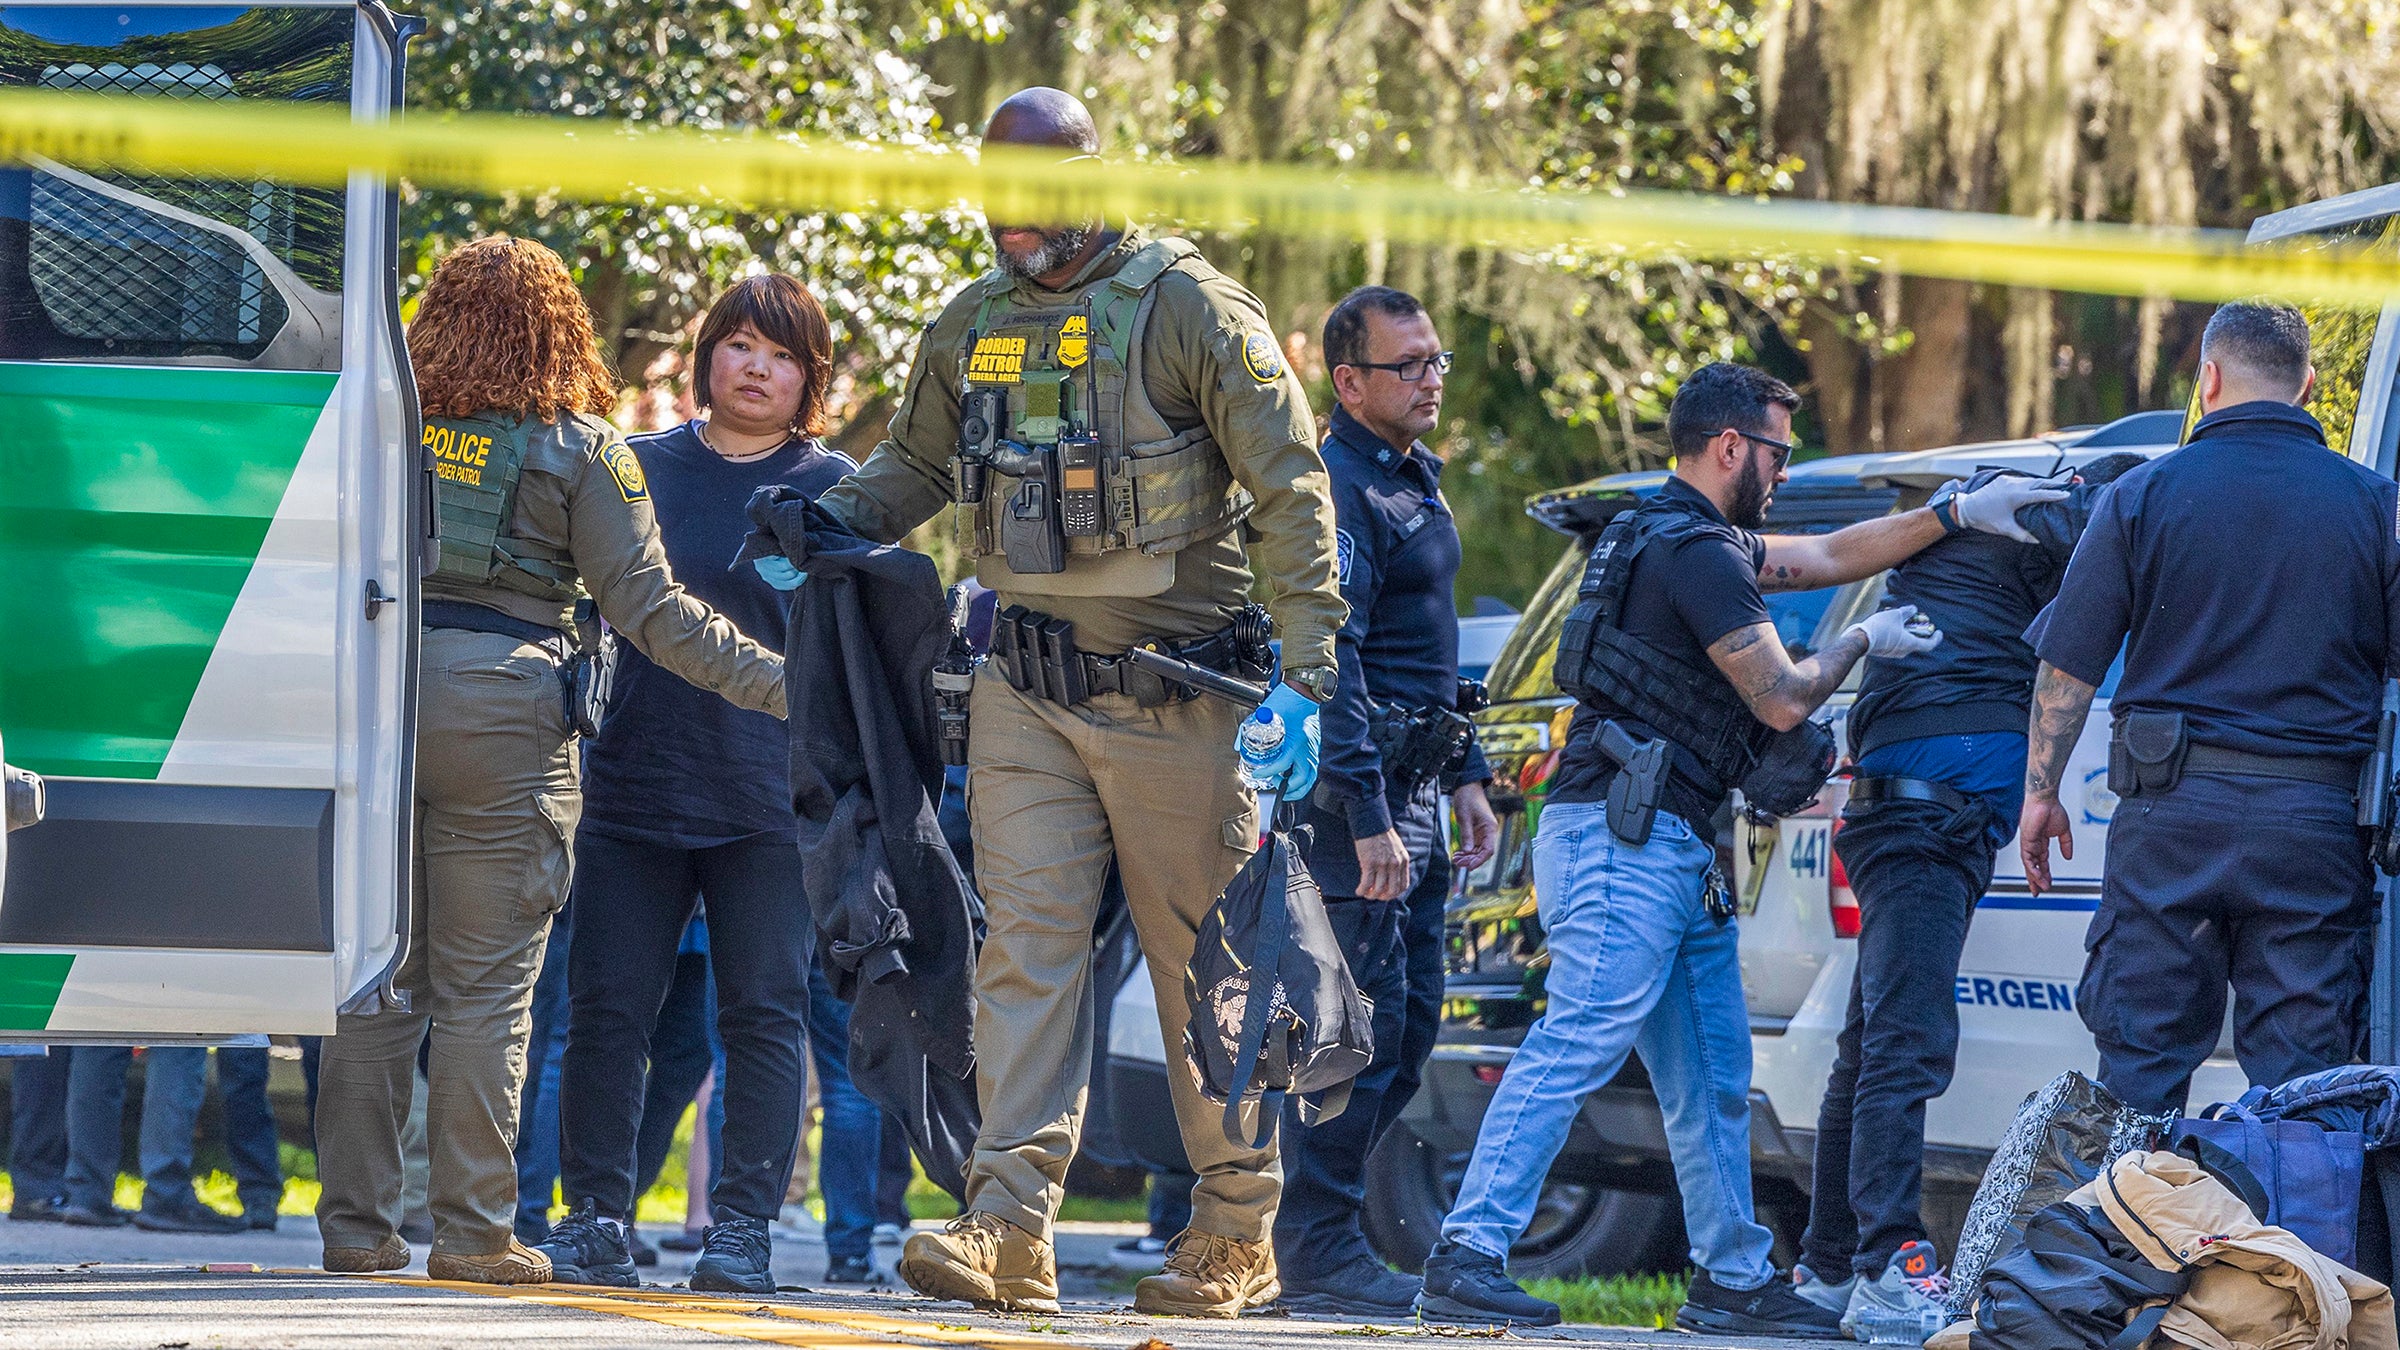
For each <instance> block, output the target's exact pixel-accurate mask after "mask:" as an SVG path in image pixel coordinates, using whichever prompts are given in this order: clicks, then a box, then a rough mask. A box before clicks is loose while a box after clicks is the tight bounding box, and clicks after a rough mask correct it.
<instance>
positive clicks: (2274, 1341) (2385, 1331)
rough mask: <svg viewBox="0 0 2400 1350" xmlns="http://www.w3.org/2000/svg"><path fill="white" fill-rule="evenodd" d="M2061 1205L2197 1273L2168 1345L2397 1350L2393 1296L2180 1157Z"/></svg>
mask: <svg viewBox="0 0 2400 1350" xmlns="http://www.w3.org/2000/svg"><path fill="white" fill-rule="evenodd" d="M2067 1200H2068V1203H2070V1204H2078V1205H2089V1206H2095V1207H2097V1208H2098V1209H2099V1210H2100V1212H2101V1213H2103V1214H2105V1215H2107V1216H2108V1221H2109V1222H2110V1223H2112V1224H2115V1225H2116V1227H2117V1231H2118V1232H2120V1233H2122V1234H2124V1235H2125V1239H2126V1241H2128V1242H2130V1243H2132V1244H2133V1246H2134V1248H2135V1250H2137V1251H2139V1252H2140V1253H2141V1254H2142V1257H2143V1259H2145V1260H2147V1261H2149V1262H2150V1264H2152V1265H2154V1266H2156V1267H2158V1268H2159V1269H2160V1270H2177V1269H2180V1268H2182V1267H2185V1266H2192V1267H2196V1269H2195V1270H2193V1272H2192V1284H2191V1288H2189V1289H2187V1290H2185V1291H2184V1294H2183V1297H2181V1298H2179V1299H2177V1300H2175V1306H2174V1307H2172V1308H2170V1309H2168V1310H2167V1315H2166V1319H2165V1320H2164V1321H2163V1322H2161V1323H2160V1324H2159V1328H2158V1329H2159V1333H2160V1334H2161V1335H2163V1336H2164V1337H2166V1338H2167V1339H2168V1340H2171V1341H2175V1342H2178V1343H2180V1344H2183V1345H2188V1346H2193V1347H2195V1350H2400V1335H2396V1334H2395V1332H2394V1328H2393V1317H2392V1292H2391V1290H2389V1289H2387V1288H2385V1287H2384V1286H2383V1285H2381V1284H2379V1283H2377V1282H2376V1281H2374V1280H2371V1279H2368V1278H2367V1277H2366V1276H2364V1275H2361V1274H2359V1273H2358V1272H2357V1271H2355V1270H2352V1269H2350V1268H2349V1267H2348V1266H2345V1265H2342V1264H2341V1263H2340V1262H2337V1261H2334V1260H2333V1259H2331V1258H2329V1257H2326V1256H2322V1255H2320V1254H2318V1253H2317V1252H2316V1251H2315V1250H2313V1249H2311V1248H2310V1247H2309V1246H2308V1244H2306V1243H2304V1242H2302V1241H2301V1240H2300V1239H2299V1238H2297V1237H2294V1236H2293V1235H2292V1234H2291V1233H2290V1232H2289V1231H2287V1230H2285V1229H2282V1228H2270V1227H2268V1226H2267V1225H2266V1224H2264V1223H2261V1222H2259V1220H2258V1219H2257V1218H2256V1216H2254V1215H2252V1214H2251V1212H2250V1207H2249V1206H2247V1205H2245V1204H2243V1203H2242V1201H2241V1199H2240V1197H2238V1196H2236V1195H2235V1194H2234V1193H2233V1192H2232V1191H2230V1190H2228V1189H2226V1188H2225V1186H2224V1185H2223V1184H2222V1183H2221V1182H2219V1181H2218V1180H2217V1179H2216V1178H2214V1177H2212V1176H2210V1175H2208V1174H2207V1173H2206V1172H2204V1171H2202V1170H2201V1168H2200V1165H2199V1164H2198V1163H2195V1162H2193V1161H2192V1160H2191V1159H2189V1158H2186V1157H2184V1156H2182V1155H2181V1154H2176V1153H2163V1152H2161V1153H2128V1154H2126V1155H2125V1156H2123V1157H2121V1158H2119V1159H2117V1161H2116V1162H2114V1163H2112V1164H2110V1166H2109V1169H2108V1171H2107V1172H2106V1173H2105V1174H2103V1175H2102V1176H2101V1177H2099V1178H2098V1179H2097V1180H2094V1181H2092V1182H2090V1183H2088V1184H2086V1185H2085V1186H2084V1187H2083V1188H2082V1189H2080V1190H2078V1191H2076V1192H2075V1193H2074V1194H2073V1195H2070V1196H2068V1197H2067ZM1974 1327H1975V1324H1974V1323H1973V1322H1971V1321H1970V1322H1959V1323H1955V1324H1953V1325H1952V1326H1950V1327H1948V1328H1946V1329H1944V1330H1943V1331H1942V1332H1941V1334H1939V1335H1938V1336H1936V1337H1934V1338H1933V1339H1932V1340H1930V1341H1927V1342H1926V1348H1927V1350H1966V1347H1967V1335H1968V1333H1969V1332H1971V1331H1973V1330H1974ZM2157 1344H2158V1342H2157V1339H2156V1338H2155V1337H2154V1338H2153V1339H2152V1345H2153V1346H2154V1347H2155V1346H2157Z"/></svg>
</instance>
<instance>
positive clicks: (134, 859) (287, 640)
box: [0, 0, 433, 1044]
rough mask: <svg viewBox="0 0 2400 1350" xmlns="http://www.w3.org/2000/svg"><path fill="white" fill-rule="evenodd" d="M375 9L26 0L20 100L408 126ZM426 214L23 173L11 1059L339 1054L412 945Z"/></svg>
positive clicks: (271, 191) (4, 653)
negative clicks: (405, 215)
mask: <svg viewBox="0 0 2400 1350" xmlns="http://www.w3.org/2000/svg"><path fill="white" fill-rule="evenodd" d="M415 28H416V21H415V20H413V19H407V18H403V17H401V16H398V15H395V14H393V13H392V12H391V11H390V10H389V9H387V8H385V7H384V6H383V5H382V4H381V3H378V2H377V0H359V2H356V3H353V2H352V0H340V2H339V3H308V2H307V0H302V2H301V3H277V4H272V5H255V6H243V5H238V4H237V5H233V6H213V7H198V6H191V5H162V4H151V3H141V2H140V0H118V2H117V3H111V4H106V5H98V4H27V5H9V6H6V7H5V8H0V85H11V86H23V87H36V88H55V89H81V90H94V91H103V92H108V93H115V94H132V95H147V96H155V97H159V98H204V99H260V100H275V101H293V102H307V103H330V104H334V105H337V106H341V107H345V108H347V109H348V110H349V112H350V115H351V117H352V118H353V120H355V121H358V122H362V123H366V122H379V121H382V120H384V119H385V118H387V117H389V116H390V115H391V110H392V109H393V108H394V107H395V106H396V105H397V104H398V102H399V98H400V81H401V71H402V61H401V51H402V46H403V44H404V41H405V39H406V37H407V35H408V34H410V33H411V32H413V31H414V30H415ZM397 218H398V198H397V196H396V194H395V192H394V190H393V188H392V187H391V185H389V184H387V183H384V182H381V181H379V180H377V179H375V178H373V177H371V176H367V175H363V174H361V175H354V176H353V177H352V178H351V179H350V181H349V184H348V186H347V187H344V188H317V187H306V186H296V185H293V184H288V183H278V182H273V181H268V180H251V179H243V180H238V181H229V180H203V179H193V178H188V177H177V178H163V177H154V176H148V175H141V174H130V173H120V172H116V171H113V170H89V171H87V170H84V169H78V168H71V167H68V166H65V165H61V164H56V163H52V162H49V161H46V160H41V159H33V160H29V161H26V162H22V163H19V164H15V165H11V166H0V315H5V316H6V318H5V319H0V424H4V425H6V427H7V428H8V434H7V436H6V437H5V438H0V481H4V482H5V483H6V484H7V487H6V490H5V491H4V492H0V728H5V730H6V733H7V738H8V742H7V744H8V755H9V758H10V760H11V761H12V762H14V763H15V764H17V765H19V766H21V767H23V768H25V769H29V770H32V771H35V772H37V773H39V774H41V775H42V776H43V777H44V778H45V779H46V780H47V785H48V790H49V815H50V818H49V820H48V821H47V822H46V823H45V824H44V825H43V826H42V827H41V828H39V829H34V830H27V831H24V832H22V833H19V834H17V835H15V836H14V837H13V838H12V839H10V840H9V841H8V846H7V850H6V857H5V869H6V870H5V880H6V890H5V893H4V894H0V1040H11V1041H35V1042H51V1043H74V1042H108V1041H117V1042H125V1041H134V1042H140V1043H149V1044H158V1043H171V1042H175V1041H178V1040H184V1041H207V1040H214V1039H222V1038H224V1037H226V1036H230V1035H235V1034H240V1033H252V1032H320V1033H321V1032H330V1031H332V1030H333V1021H334V1015H335V1013H336V1011H337V1010H339V1009H343V1008H348V1007H362V1006H368V1005H371V1004H373V1003H374V1001H375V1000H376V999H377V997H378V990H379V987H380V986H381V984H382V981H383V979H384V977H385V976H386V975H387V973H388V972H390V971H391V970H392V969H393V968H395V967H396V966H397V964H398V962H399V959H400V955H401V951H402V948H403V944H404V943H405V941H406V935H405V934H404V933H403V932H402V931H401V926H402V924H403V923H404V922H405V918H404V916H405V915H406V913H407V907H406V906H405V905H404V904H403V903H401V901H402V898H403V897H405V896H406V895H407V894H408V888H409V876H408V861H409V848H408V841H409V837H410V834H411V831H412V830H413V828H414V825H413V819H412V811H411V803H412V795H413V794H412V790H411V787H410V783H411V777H410V750H411V727H412V724H413V719H414V708H413V699H414V686H415V667H416V642H417V583H416V577H417V572H418V568H419V563H420V555H421V552H422V550H423V549H424V547H425V544H426V540H427V536H428V535H429V533H430V530H431V522H432V519H433V516H432V513H431V511H430V509H429V508H430V501H431V495H430V482H429V480H428V479H427V477H426V470H425V466H424V464H423V463H422V461H421V459H420V457H419V454H418V450H417V435H416V430H415V418H416V409H415V398H414V393H413V390H412V389H411V387H410V383H409V372H408V366H407V362H406V360H405V358H404V356H403V355H402V347H401V336H400V310H399V295H398V291H397V272H396V269H395V252H394V248H395V243H396V240H395V238H394V235H395V225H396V221H397Z"/></svg>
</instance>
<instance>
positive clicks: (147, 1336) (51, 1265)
mask: <svg viewBox="0 0 2400 1350" xmlns="http://www.w3.org/2000/svg"><path fill="white" fill-rule="evenodd" d="M1075 1227H1076V1229H1077V1231H1075V1232H1071V1233H1063V1234H1061V1239H1062V1240H1061V1242H1060V1244H1059V1245H1060V1248H1061V1253H1062V1256H1063V1258H1064V1259H1065V1261H1066V1262H1067V1263H1068V1264H1069V1265H1070V1266H1076V1265H1082V1266H1085V1267H1087V1268H1088V1267H1091V1266H1097V1265H1100V1264H1102V1263H1104V1262H1105V1259H1106V1252H1107V1247H1108V1245H1109V1244H1110V1243H1112V1242H1114V1241H1115V1240H1116V1239H1117V1238H1118V1237H1119V1236H1121V1233H1120V1232H1119V1231H1118V1226H1115V1225H1076V1226H1075ZM658 1235H659V1234H658V1233H653V1234H652V1236H653V1237H656V1236H658ZM777 1237H778V1241H777V1251H778V1260H777V1272H778V1276H779V1278H782V1279H784V1280H786V1281H787V1283H786V1285H785V1288H784V1289H783V1290H782V1291H781V1292H780V1293H779V1294H778V1295H777V1296H776V1297H774V1298H771V1299H760V1298H744V1299H727V1298H720V1297H714V1296H709V1295H696V1294H692V1293H689V1292H688V1291H686V1290H684V1289H683V1288H681V1283H682V1279H683V1273H684V1269H685V1265H686V1263H687V1262H688V1259H689V1258H679V1257H676V1256H674V1255H673V1254H669V1255H668V1256H667V1257H666V1263H665V1264H662V1266H661V1267H660V1268H659V1269H658V1270H655V1271H651V1272H646V1274H647V1275H648V1277H649V1278H651V1279H653V1280H657V1281H659V1283H655V1284H648V1285H645V1286H644V1287H643V1288H641V1289H639V1290H611V1289H590V1288H575V1287H569V1286H562V1285H544V1286H536V1287H528V1288H520V1289H495V1288H490V1287H487V1286H479V1285H461V1284H437V1283H434V1282H432V1281H429V1280H427V1279H425V1278H424V1277H423V1275H422V1273H421V1270H422V1266H421V1261H422V1256H423V1253H422V1251H420V1252H419V1254H418V1255H419V1258H420V1265H419V1266H417V1267H413V1268H412V1269H411V1270H410V1271H407V1272H402V1273H400V1274H397V1275H393V1276H357V1275H326V1274H323V1273H321V1272H318V1271H316V1270H315V1269H313V1266H314V1264H315V1261H316V1258H317V1243H316V1236H315V1230H314V1225H313V1224H311V1223H309V1222H308V1221H307V1220H305V1219H289V1218H287V1219H285V1220H284V1221H283V1226H282V1229H281V1230H280V1231H278V1232H276V1233H273V1234H249V1235H242V1236H238V1237H229V1238H215V1237H181V1236H169V1235H157V1234H146V1233H139V1232H134V1231H129V1230H122V1229H119V1230H113V1231H107V1232H93V1231H92V1230H87V1229H68V1228H63V1227H60V1226H57V1225H53V1224H40V1225H34V1224H15V1223H6V1224H0V1345H6V1346H10V1347H17V1346H24V1347H40V1348H41V1350H48V1348H49V1347H58V1348H59V1350H204V1348H213V1347H257V1348H259V1350H267V1348H269V1347H310V1348H313V1347H329V1348H332V1350H435V1348H436V1347H461V1350H481V1348H482V1347H493V1350H498V1347H503V1346H506V1347H511V1350H547V1348H548V1347H568V1346H577V1347H582V1346H641V1347H647V1346H675V1347H717V1348H718V1350H723V1348H724V1347H728V1346H732V1345H738V1344H740V1343H742V1342H752V1343H762V1344H768V1345H788V1346H806V1347H811V1350H880V1348H882V1347H891V1346H907V1347H917V1350H955V1348H956V1347H988V1350H1035V1348H1036V1347H1043V1348H1046V1350H1064V1348H1065V1347H1091V1348H1092V1350H1101V1348H1102V1347H1106V1348H1108V1350H1131V1348H1132V1347H1139V1346H1143V1345H1144V1343H1145V1342H1151V1341H1157V1342H1160V1343H1163V1344H1164V1345H1166V1346H1169V1347H1174V1348H1175V1350H1203V1348H1205V1350H1218V1348H1219V1347H1222V1348H1223V1350H1237V1348H1238V1350H1251V1348H1256V1350H1299V1348H1300V1347H1304V1346H1321V1347H1325V1350H1337V1348H1338V1347H1340V1346H1342V1345H1345V1344H1354V1343H1355V1342H1356V1341H1357V1339H1359V1338H1361V1337H1370V1338H1373V1339H1376V1340H1385V1339H1390V1340H1400V1341H1409V1342H1415V1343H1422V1342H1426V1341H1433V1340H1446V1341H1455V1340H1460V1339H1477V1340H1480V1339H1487V1338H1488V1337H1486V1336H1485V1335H1481V1334H1477V1333H1472V1332H1464V1333H1462V1332H1459V1331H1455V1330H1443V1329H1421V1328H1415V1327H1361V1326H1357V1325H1354V1324H1345V1323H1338V1322H1322V1321H1312V1320H1302V1319H1294V1318H1286V1317H1251V1318H1245V1319H1242V1320H1241V1321H1239V1322H1207V1321H1197V1320H1187V1319H1178V1318H1150V1317H1143V1316H1139V1315H1137V1314H1135V1313H1134V1312H1133V1310H1132V1308H1131V1306H1130V1304H1129V1303H1128V1302H1127V1300H1126V1297H1125V1295H1124V1294H1123V1293H1122V1292H1121V1291H1120V1289H1119V1288H1118V1287H1117V1286H1118V1285H1119V1284H1120V1283H1121V1282H1120V1281H1111V1280H1107V1279H1105V1278H1103V1277H1098V1276H1095V1275H1093V1274H1089V1273H1086V1274H1083V1275H1082V1276H1081V1277H1080V1278H1070V1279H1069V1280H1067V1281H1066V1282H1065V1283H1066V1293H1067V1297H1066V1299H1065V1304H1066V1307H1065V1311H1064V1312H1063V1313H1061V1314H1059V1315H1057V1316H1054V1317H1001V1316H993V1315H987V1314H982V1313H977V1312H975V1311H973V1310H972V1309H970V1308H968V1307H966V1306H965V1305H964V1304H957V1303H936V1302H933V1301H930V1300H927V1299H924V1298H921V1297H919V1296H917V1295H915V1294H913V1293H910V1292H908V1291H907V1290H905V1289H889V1288H886V1289H869V1290H860V1289H857V1288H856V1287H854V1286H842V1287H839V1288H811V1287H809V1286H808V1284H807V1283H805V1281H806V1280H808V1279H811V1278H814V1276H815V1274H817V1273H818V1272H821V1271H822V1269H823V1254H822V1247H821V1246H819V1245H818V1244H817V1243H815V1242H814V1241H813V1240H812V1239H811V1238H810V1237H809V1236H808V1235H806V1234H802V1233H796V1232H779V1233H778V1235H777ZM878 1256H879V1258H880V1259H882V1260H883V1261H884V1262H886V1263H887V1264H888V1261H889V1259H890V1256H891V1253H890V1252H889V1251H888V1249H887V1250H882V1251H879V1252H878ZM1508 1339H1521V1340H1528V1341H1537V1340H1538V1341H1563V1342H1572V1343H1575V1344H1577V1345H1585V1346H1595V1347H1598V1346H1622V1347H1655V1346H1666V1347H1677V1348H1679V1350H1712V1348H1713V1347H1716V1346H1726V1347H1733V1346H1743V1347H1755V1348H1757V1350H1779V1348H1780V1350H1789V1347H1795V1346H1799V1345H1804V1344H1808V1343H1805V1342H1792V1343H1782V1342H1772V1341H1719V1340H1715V1339H1713V1338H1703V1337H1697V1336H1688V1335H1684V1334H1681V1333H1677V1332H1651V1331H1635V1330H1628V1329H1618V1328H1605V1327H1562V1328H1554V1329H1546V1330H1540V1331H1526V1332H1518V1333H1514V1334H1513V1335H1512V1336H1510V1337H1509V1338H1508ZM1817 1344H1818V1345H1819V1346H1820V1347H1821V1345H1822V1343H1817ZM1150 1350H1157V1347H1155V1346H1153V1347H1151V1348H1150Z"/></svg>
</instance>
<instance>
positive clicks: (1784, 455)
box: [1725, 427, 1800, 469]
mask: <svg viewBox="0 0 2400 1350" xmlns="http://www.w3.org/2000/svg"><path fill="white" fill-rule="evenodd" d="M1725 429H1726V430H1727V431H1730V432H1732V433H1733V434H1734V435H1736V436H1739V437H1741V438H1742V439H1743V440H1745V441H1756V442H1757V443H1759V444H1760V445H1763V446H1766V447H1767V448H1768V449H1770V450H1773V451H1774V452H1775V467H1776V468H1778V469H1781V468H1782V467H1783V466H1784V465H1786V464H1789V463H1791V462H1792V456H1793V455H1794V454H1795V453H1797V452H1798V451H1799V449H1800V447H1799V446H1797V445H1794V444H1792V443H1791V442H1790V441H1779V440H1776V439H1775V438H1774V437H1772V436H1761V435H1759V434H1758V433H1757V432H1755V431H1744V430H1742V429H1741V428H1739V427H1727V428H1725Z"/></svg>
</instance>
